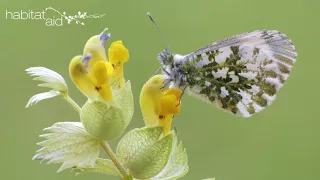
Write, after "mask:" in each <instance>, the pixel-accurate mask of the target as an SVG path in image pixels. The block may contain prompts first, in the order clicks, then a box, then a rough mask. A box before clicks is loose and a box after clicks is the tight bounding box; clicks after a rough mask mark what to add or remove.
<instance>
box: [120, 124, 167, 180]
mask: <svg viewBox="0 0 320 180" xmlns="http://www.w3.org/2000/svg"><path fill="white" fill-rule="evenodd" d="M162 131H163V129H162V127H155V128H141V129H134V130H132V131H130V132H129V133H127V134H126V135H125V136H124V137H123V138H122V139H121V141H120V142H119V144H118V147H117V156H118V158H119V159H120V161H121V162H122V163H123V164H124V166H126V167H127V168H128V169H129V170H130V172H131V173H132V175H133V177H134V178H138V179H148V178H151V177H153V176H155V175H157V174H158V173H160V172H161V171H162V170H163V169H164V167H165V166H166V164H167V162H168V159H169V157H170V153H171V150H172V141H173V135H172V134H169V135H167V136H165V137H162V138H161V137H160V136H161V134H162Z"/></svg>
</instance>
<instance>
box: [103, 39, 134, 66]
mask: <svg viewBox="0 0 320 180" xmlns="http://www.w3.org/2000/svg"><path fill="white" fill-rule="evenodd" d="M108 56H109V59H110V62H111V63H112V64H113V65H118V64H119V63H124V62H127V61H128V60H129V51H128V49H127V48H126V47H124V45H123V43H122V41H120V40H119V41H115V42H113V43H112V44H111V46H110V48H109V49H108Z"/></svg>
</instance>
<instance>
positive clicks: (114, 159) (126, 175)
mask: <svg viewBox="0 0 320 180" xmlns="http://www.w3.org/2000/svg"><path fill="white" fill-rule="evenodd" d="M100 144H101V146H102V147H103V149H104V151H105V152H106V153H107V154H108V156H109V157H110V159H111V160H112V162H113V163H114V165H115V166H116V167H117V168H118V170H119V171H120V173H121V175H122V178H123V179H124V180H132V179H133V177H132V175H131V174H129V173H128V172H127V170H126V169H125V168H124V167H123V166H122V165H121V163H120V161H119V160H118V158H117V156H116V155H115V154H114V152H113V151H112V149H111V147H110V145H109V144H108V143H107V142H105V141H103V140H101V141H100Z"/></svg>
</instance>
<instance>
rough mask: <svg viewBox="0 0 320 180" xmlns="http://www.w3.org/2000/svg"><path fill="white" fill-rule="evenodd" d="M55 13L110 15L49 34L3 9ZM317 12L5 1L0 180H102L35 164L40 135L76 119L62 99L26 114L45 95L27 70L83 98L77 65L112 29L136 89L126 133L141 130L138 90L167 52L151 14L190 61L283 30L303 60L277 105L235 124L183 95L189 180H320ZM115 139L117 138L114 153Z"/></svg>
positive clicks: (305, 1) (198, 4)
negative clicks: (59, 80) (253, 35)
mask: <svg viewBox="0 0 320 180" xmlns="http://www.w3.org/2000/svg"><path fill="white" fill-rule="evenodd" d="M49 6H52V7H54V8H56V9H58V10H60V11H64V10H65V11H67V13H68V14H76V13H77V12H78V11H82V12H84V11H86V12H88V13H92V14H93V13H99V14H106V16H105V17H104V18H102V19H87V20H85V23H86V25H85V26H81V25H76V24H74V23H73V24H71V25H67V24H65V25H64V26H63V27H46V26H45V24H44V21H40V20H6V19H5V11H6V10H8V11H13V12H14V11H20V10H24V11H26V10H33V11H41V10H43V9H45V8H46V7H49ZM319 6H320V1H316V0H291V1H289V0H283V1H280V0H269V1H259V0H237V1H236V0H235V1H226V0H224V1H222V0H220V1H209V0H207V1H201V0H199V1H191V0H190V1H186V0H175V1H171V0H165V1H164V0H162V1H151V0H140V1H108V0H104V1H93V0H92V1H81V2H80V1H65V0H55V1H51V2H50V1H41V0H24V1H22V0H20V1H17V0H1V1H0V12H1V13H0V14H1V17H0V20H1V30H0V35H1V36H0V37H1V43H0V47H1V53H0V57H1V63H2V64H1V65H0V67H1V71H0V73H1V76H0V77H1V102H0V103H1V110H0V111H1V125H0V128H1V130H0V142H1V159H0V169H1V170H0V171H1V173H0V179H1V180H2V179H3V180H5V179H6V180H22V179H30V180H43V179H46V180H56V179H59V180H67V179H68V180H87V179H90V180H100V179H101V180H105V179H117V178H115V177H111V176H108V175H103V174H84V175H81V176H77V177H75V176H74V174H73V173H71V172H68V171H65V172H62V173H60V174H57V173H56V171H57V170H58V168H59V166H60V165H57V164H54V165H52V164H51V165H45V164H40V163H39V161H32V160H31V158H32V157H33V155H34V154H35V151H36V150H37V149H38V148H39V147H38V146H37V145H36V143H37V142H39V141H40V140H42V139H41V138H39V137H38V135H40V134H42V133H43V131H42V129H43V128H45V127H48V126H51V125H52V124H53V123H55V122H58V121H79V116H78V114H77V113H76V112H75V111H74V110H73V109H72V108H71V107H70V106H69V105H68V104H67V103H65V102H64V101H63V100H62V99H60V98H54V99H51V100H46V101H43V102H40V103H39V104H38V105H36V106H34V107H32V108H28V109H25V108H24V107H25V105H26V103H27V101H28V99H29V98H30V97H31V96H32V95H34V94H35V93H39V92H44V91H46V89H43V88H39V87H37V86H36V84H37V82H34V81H32V80H31V78H30V77H29V76H28V75H26V74H25V72H24V70H25V69H26V68H28V67H31V66H44V67H47V68H50V69H53V70H55V71H57V72H59V73H60V74H61V75H63V76H64V78H65V79H66V81H67V82H68V85H69V88H70V93H71V96H72V98H74V100H75V101H76V102H78V103H79V104H83V103H84V102H85V101H86V98H85V97H84V96H83V95H82V94H81V93H80V92H79V91H78V89H77V88H76V87H75V86H74V85H73V83H72V81H71V80H70V78H69V76H68V65H69V62H70V60H71V58H72V57H73V56H75V55H78V54H81V52H82V49H83V46H84V43H85V42H86V41H87V39H88V38H89V37H91V36H92V35H95V34H98V33H100V32H101V31H102V30H103V29H104V28H105V27H108V28H109V30H110V32H111V33H112V39H111V40H109V41H108V43H107V46H109V45H110V42H112V41H115V40H119V39H121V40H123V41H124V43H125V45H126V46H127V47H128V49H129V50H130V55H131V56H130V61H129V62H128V63H127V64H126V65H125V76H126V78H127V79H130V80H131V82H132V85H133V92H134V96H135V104H136V106H135V115H134V118H133V120H132V121H131V124H130V125H129V127H128V128H127V130H126V131H128V130H130V129H132V128H137V127H142V126H144V122H143V120H142V116H141V112H140V108H139V101H138V99H139V93H140V89H141V87H142V85H143V83H144V82H145V81H146V80H147V79H148V78H149V77H150V76H151V75H152V74H153V73H154V72H155V71H156V69H157V68H158V67H159V63H158V62H157V60H156V56H157V53H158V52H159V51H161V50H162V49H163V48H165V47H166V45H165V43H164V41H163V39H162V38H161V37H160V35H159V34H158V32H157V31H156V29H155V28H154V26H153V25H152V24H151V23H150V21H149V20H148V18H147V16H146V12H148V11H150V12H151V13H152V15H153V16H154V18H155V20H156V21H157V23H158V25H159V26H160V28H161V30H162V31H163V32H164V34H165V35H166V36H167V39H168V40H169V41H170V43H171V46H172V49H173V50H174V51H175V52H176V53H181V54H187V53H190V52H192V51H194V50H196V49H198V48H200V47H202V46H204V45H207V44H209V43H211V42H213V41H216V40H219V39H223V38H225V37H228V36H231V35H234V34H238V33H241V32H246V31H251V30H255V29H277V30H280V31H282V32H284V33H286V34H287V35H288V36H289V37H290V38H291V39H292V41H293V42H294V44H295V46H296V49H297V52H298V61H297V63H296V64H295V67H294V69H293V71H292V73H291V76H290V78H289V80H288V81H287V82H286V85H285V86H284V87H283V88H282V89H281V91H280V93H279V95H278V98H277V100H276V101H275V102H274V103H273V105H272V106H270V107H269V108H267V109H266V110H264V111H262V112H261V113H258V114H257V115H255V116H253V117H252V118H249V119H244V118H239V117H235V116H233V115H231V114H228V113H225V112H222V111H220V110H218V109H216V108H215V107H214V106H212V105H208V104H205V103H203V102H201V101H199V100H197V99H195V98H193V97H189V96H185V97H184V98H183V105H182V113H181V115H178V116H176V118H175V119H174V122H173V123H174V126H176V127H177V129H178V131H179V134H180V138H181V140H182V141H183V143H184V146H185V147H186V149H187V152H188V156H189V166H190V171H189V173H188V174H187V176H185V177H184V178H183V179H190V180H191V179H201V178H207V177H216V179H217V180H284V179H290V180H301V179H304V180H318V179H320V171H319V169H320V165H319V161H320V141H319V140H320V121H319V119H320V118H319V117H318V114H319V113H318V112H319V104H318V103H319V102H320V97H319V96H320V95H319V94H320V91H319V87H320V85H319V74H318V71H319V66H320V60H319V56H318V53H319V42H320V36H319V30H320V28H319V27H320V24H319V17H320V13H319ZM117 141H118V140H114V141H112V142H111V143H112V147H113V148H115V147H116V144H117Z"/></svg>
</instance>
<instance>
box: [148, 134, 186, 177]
mask: <svg viewBox="0 0 320 180" xmlns="http://www.w3.org/2000/svg"><path fill="white" fill-rule="evenodd" d="M172 134H173V136H174V141H173V146H172V151H171V155H170V158H169V161H168V163H167V165H166V167H165V168H164V169H163V170H162V171H161V172H160V173H159V174H158V175H157V176H155V177H154V178H153V179H161V180H174V179H179V178H181V177H183V176H184V175H186V174H187V172H188V170H189V167H188V156H187V152H186V150H185V148H183V146H182V142H179V141H178V136H177V133H176V132H172Z"/></svg>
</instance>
